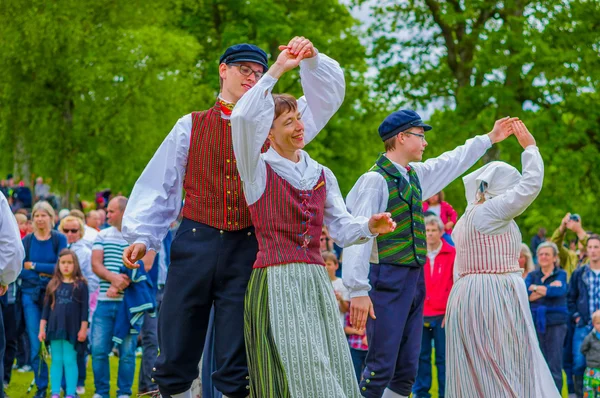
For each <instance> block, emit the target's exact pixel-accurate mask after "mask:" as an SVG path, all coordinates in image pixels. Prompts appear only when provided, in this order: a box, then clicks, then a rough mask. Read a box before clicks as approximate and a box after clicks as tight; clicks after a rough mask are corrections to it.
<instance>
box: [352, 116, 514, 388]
mask: <svg viewBox="0 0 600 398" xmlns="http://www.w3.org/2000/svg"><path fill="white" fill-rule="evenodd" d="M514 120H516V118H513V119H510V118H508V117H506V118H503V119H500V120H498V121H496V123H495V124H494V128H493V130H492V131H491V132H490V133H488V134H487V135H481V136H477V137H474V138H471V139H469V140H467V142H466V143H465V144H464V145H462V146H459V147H458V148H456V149H454V150H453V151H450V152H446V153H444V154H442V155H441V156H439V157H437V158H434V159H429V160H427V161H426V162H423V163H421V159H422V157H423V152H424V150H425V148H426V147H427V141H426V140H425V132H426V131H429V130H431V126H428V125H427V124H425V123H423V121H422V120H421V117H420V116H419V114H418V113H416V112H415V111H412V110H399V111H396V112H394V113H392V114H391V115H389V116H388V117H387V118H386V119H385V120H384V121H383V123H381V125H380V126H379V135H380V137H381V139H382V140H383V142H384V145H385V153H382V154H381V155H379V158H378V159H377V160H376V162H375V165H374V166H373V167H372V168H371V169H370V170H369V171H368V172H367V173H365V174H363V175H362V176H361V177H360V178H359V180H358V181H357V182H356V184H355V185H354V187H353V188H352V190H351V191H350V193H349V194H348V198H347V206H348V209H349V210H350V212H351V213H352V214H353V215H354V216H358V215H368V214H375V213H378V212H384V211H385V212H390V213H392V215H393V218H394V221H395V222H396V224H397V228H396V230H395V231H394V232H393V233H390V234H387V235H384V236H378V237H376V238H373V239H372V242H370V243H367V244H364V245H360V246H353V247H349V248H347V249H344V269H343V279H344V284H345V285H346V287H348V289H349V291H350V298H351V305H350V322H351V323H352V325H353V326H354V327H355V328H357V329H359V330H363V329H364V328H365V324H366V332H367V340H368V342H369V351H368V354H367V358H366V366H365V370H364V373H363V380H362V381H361V383H360V390H361V393H362V395H363V396H365V397H369V398H380V397H384V398H401V397H408V396H409V395H410V393H411V390H412V386H413V383H414V381H415V377H416V375H417V365H418V359H419V352H420V344H421V334H422V330H423V302H424V298H425V282H424V276H423V272H427V271H429V270H423V265H424V264H425V260H426V256H427V246H426V242H425V225H424V223H423V201H424V200H426V199H427V198H429V197H431V196H432V195H435V194H436V193H438V192H439V191H441V190H442V189H444V188H445V187H446V186H447V185H448V184H450V183H451V182H452V181H453V180H454V179H456V178H457V177H459V176H460V175H461V174H463V173H464V172H465V171H467V170H468V169H469V168H470V167H471V166H473V164H475V162H477V160H479V158H481V156H483V154H484V153H485V152H486V151H487V150H488V148H490V147H491V146H492V144H494V143H496V142H500V141H502V140H504V139H505V138H506V137H508V136H510V135H511V134H512V122H513V121H514ZM367 316H370V318H371V319H370V320H369V321H368V322H367Z"/></svg>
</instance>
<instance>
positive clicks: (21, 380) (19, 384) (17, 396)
mask: <svg viewBox="0 0 600 398" xmlns="http://www.w3.org/2000/svg"><path fill="white" fill-rule="evenodd" d="M118 365H119V359H118V358H116V357H110V374H111V383H110V392H111V396H116V394H117V386H116V384H117V369H118ZM139 369H140V358H139V357H137V358H136V369H135V371H136V372H135V379H134V382H133V395H132V396H136V394H137V386H138V383H137V380H138V372H139ZM31 380H33V373H31V372H30V373H18V372H13V376H12V381H11V383H10V386H9V387H8V389H7V390H6V392H7V395H8V396H9V397H10V398H21V397H22V398H27V397H31V396H33V394H35V387H34V389H33V391H32V392H31V393H30V394H27V388H29V384H30V383H31ZM431 394H432V397H433V398H437V397H438V383H437V369H436V368H435V366H433V385H432V387H431ZM92 395H94V376H93V373H92V363H91V360H88V367H87V378H86V381H85V394H83V397H91V396H92ZM562 396H563V398H567V387H566V382H565V383H564V388H563V391H562ZM48 397H50V391H48Z"/></svg>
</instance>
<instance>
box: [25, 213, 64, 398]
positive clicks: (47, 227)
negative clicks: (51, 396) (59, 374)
mask: <svg viewBox="0 0 600 398" xmlns="http://www.w3.org/2000/svg"><path fill="white" fill-rule="evenodd" d="M54 216H55V212H54V209H53V208H52V206H50V204H49V203H48V202H45V201H41V202H37V203H36V204H35V206H33V211H32V214H31V218H32V220H33V233H31V234H28V235H26V236H25V237H24V238H23V246H24V248H25V261H24V262H23V271H22V272H21V275H20V277H19V278H20V279H21V292H22V295H21V297H22V304H23V312H24V314H25V327H26V330H27V336H28V337H29V343H30V344H31V352H30V353H31V364H32V366H33V369H34V374H35V384H36V385H37V392H36V394H35V396H34V398H42V397H43V398H45V397H46V389H47V388H48V365H47V364H46V362H45V361H43V360H41V359H40V355H39V351H40V341H39V340H38V334H39V332H40V319H41V315H42V305H43V302H44V294H45V291H46V286H47V285H48V282H49V281H50V278H51V277H52V274H53V273H54V267H55V265H56V262H57V261H58V254H59V253H60V251H61V250H63V249H65V248H66V247H67V238H66V237H65V236H64V235H63V234H61V233H60V232H57V231H54V230H53V228H54Z"/></svg>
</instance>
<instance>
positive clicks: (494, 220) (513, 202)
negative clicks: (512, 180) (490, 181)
mask: <svg viewBox="0 0 600 398" xmlns="http://www.w3.org/2000/svg"><path fill="white" fill-rule="evenodd" d="M521 164H522V167H523V170H522V173H523V176H522V177H521V180H520V181H519V183H518V184H517V185H516V186H515V187H514V188H511V189H509V190H508V191H506V192H505V193H503V194H502V195H498V196H496V197H494V198H491V199H489V200H486V201H485V202H484V203H483V204H481V205H477V208H476V209H475V214H476V215H475V217H474V218H473V225H474V226H475V228H476V229H477V230H478V231H479V232H481V233H483V234H486V235H497V234H501V233H503V232H505V231H506V230H507V229H508V227H509V225H510V224H511V222H512V221H513V219H514V218H515V217H517V216H519V215H520V214H521V213H523V212H524V211H525V210H526V209H527V208H528V207H529V205H531V203H533V201H534V200H535V198H537V196H538V194H539V193H540V191H541V190H542V184H543V182H544V161H543V159H542V155H541V154H540V150H539V149H538V147H537V146H535V145H530V146H528V147H527V148H525V150H524V151H523V153H522V154H521ZM471 206H474V204H472V203H471V204H469V207H468V208H470V207H471Z"/></svg>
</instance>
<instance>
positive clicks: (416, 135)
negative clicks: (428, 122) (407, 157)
mask: <svg viewBox="0 0 600 398" xmlns="http://www.w3.org/2000/svg"><path fill="white" fill-rule="evenodd" d="M403 133H404V134H410V135H414V136H415V137H419V138H420V139H421V141H425V134H417V133H411V132H410V131H404V132H403Z"/></svg>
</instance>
